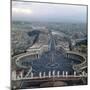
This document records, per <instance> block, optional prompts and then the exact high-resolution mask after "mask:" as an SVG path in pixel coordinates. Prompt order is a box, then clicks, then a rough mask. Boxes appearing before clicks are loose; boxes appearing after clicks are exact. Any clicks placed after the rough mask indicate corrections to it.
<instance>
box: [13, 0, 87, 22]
mask: <svg viewBox="0 0 90 90" xmlns="http://www.w3.org/2000/svg"><path fill="white" fill-rule="evenodd" d="M86 14H87V7H86V6H78V5H67V4H49V3H33V2H16V1H13V2H12V19H13V20H21V21H40V22H76V23H77V22H80V23H86Z"/></svg>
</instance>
